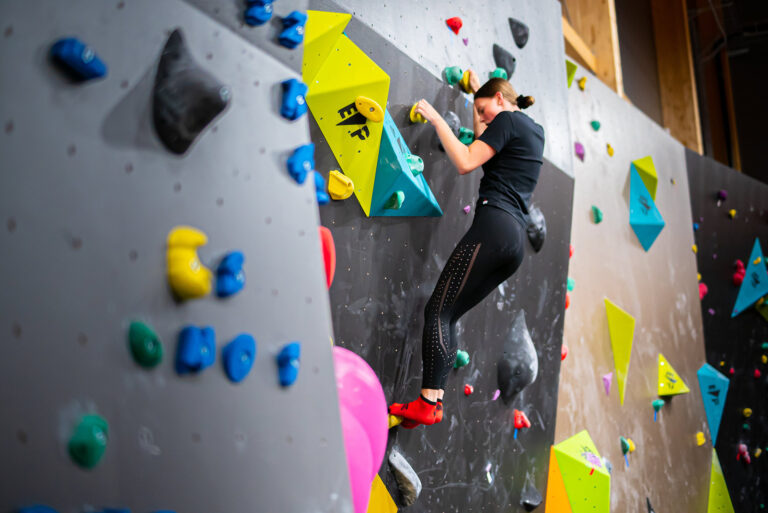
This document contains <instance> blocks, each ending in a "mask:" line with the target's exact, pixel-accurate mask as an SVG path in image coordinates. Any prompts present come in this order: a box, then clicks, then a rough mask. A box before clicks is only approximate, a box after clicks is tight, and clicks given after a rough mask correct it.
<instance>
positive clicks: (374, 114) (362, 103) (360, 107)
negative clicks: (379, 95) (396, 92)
mask: <svg viewBox="0 0 768 513" xmlns="http://www.w3.org/2000/svg"><path fill="white" fill-rule="evenodd" d="M355 107H357V111H358V112H359V113H360V114H362V115H363V116H365V117H366V118H368V119H370V120H371V121H373V122H374V123H381V122H382V121H384V109H382V108H381V105H379V104H378V102H377V101H376V100H373V99H371V98H368V97H366V96H358V97H357V98H355Z"/></svg>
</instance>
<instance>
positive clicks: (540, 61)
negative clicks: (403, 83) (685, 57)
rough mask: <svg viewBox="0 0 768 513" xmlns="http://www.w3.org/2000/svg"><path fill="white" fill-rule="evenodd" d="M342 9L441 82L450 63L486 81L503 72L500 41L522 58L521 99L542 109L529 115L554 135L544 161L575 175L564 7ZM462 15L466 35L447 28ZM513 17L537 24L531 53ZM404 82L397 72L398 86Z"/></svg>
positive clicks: (494, 2) (498, 3) (391, 2)
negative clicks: (497, 52) (520, 43)
mask: <svg viewBox="0 0 768 513" xmlns="http://www.w3.org/2000/svg"><path fill="white" fill-rule="evenodd" d="M339 4H340V5H341V6H343V7H345V8H346V9H347V10H348V11H349V12H352V13H353V15H354V16H355V18H358V19H359V20H360V21H362V22H363V23H364V24H366V25H368V26H369V27H371V28H373V30H375V31H376V32H377V33H379V34H381V35H382V36H383V37H384V38H385V39H386V40H387V41H389V42H390V43H392V44H393V45H394V46H395V47H396V48H398V49H399V50H401V51H403V52H404V53H406V54H407V55H408V56H409V57H411V58H412V59H414V60H415V61H416V62H418V63H419V64H421V65H422V66H423V67H424V68H426V70H427V71H428V72H430V73H432V74H433V75H434V76H435V77H440V76H441V74H442V72H443V69H445V68H446V67H448V66H459V67H461V69H467V68H473V69H474V70H475V71H477V72H478V74H479V75H480V77H481V80H482V79H483V78H486V77H487V76H488V75H487V73H488V72H489V71H492V70H493V69H494V68H495V67H496V65H495V64H494V62H493V52H492V48H493V44H494V43H496V44H498V45H500V46H501V47H503V48H505V49H506V50H508V51H509V52H511V53H512V55H514V56H515V57H516V59H517V70H516V71H515V73H514V75H512V77H511V78H510V81H511V82H512V84H513V86H514V87H515V89H516V90H517V92H518V93H519V94H525V95H531V96H534V97H535V98H536V104H535V105H533V106H532V107H531V108H530V109H529V110H528V111H527V112H529V113H530V115H531V116H533V117H534V118H535V119H537V120H538V122H539V123H541V125H542V126H543V127H544V129H545V130H546V132H547V144H546V147H545V148H544V156H545V157H546V158H547V159H549V160H550V161H552V163H553V164H555V165H556V166H557V167H559V168H560V169H562V170H564V171H565V172H566V173H568V174H571V168H572V163H571V153H570V150H569V148H570V147H571V138H570V132H569V130H568V103H567V99H566V95H565V89H564V87H563V84H564V83H565V80H566V79H565V58H564V55H565V46H564V43H563V31H562V24H561V22H560V4H559V3H558V2H556V1H555V0H515V1H514V2H509V1H505V0H478V1H474V2H460V1H457V0H441V1H439V2H433V1H427V2H412V1H408V0H388V1H387V2H385V3H384V4H383V6H382V3H381V2H380V1H376V0H362V1H358V0H341V1H340V2H339ZM454 16H459V17H460V18H461V19H462V21H463V23H464V25H463V27H462V28H461V30H460V32H459V35H458V36H457V35H455V34H454V33H453V32H452V31H451V30H450V29H449V28H448V26H447V25H446V24H445V20H446V19H448V18H452V17H454ZM509 17H513V18H516V19H518V20H520V21H522V22H524V23H526V24H527V25H528V26H529V27H530V38H529V40H528V44H527V45H526V46H525V47H524V48H523V49H518V48H517V46H516V45H515V43H514V41H513V39H512V32H511V31H510V29H509V23H508V21H507V18H509ZM464 38H466V39H467V44H466V45H465V44H464V42H463V39H464ZM398 80H399V78H398V77H397V76H396V75H392V81H393V83H394V82H396V81H398ZM414 101H415V100H414Z"/></svg>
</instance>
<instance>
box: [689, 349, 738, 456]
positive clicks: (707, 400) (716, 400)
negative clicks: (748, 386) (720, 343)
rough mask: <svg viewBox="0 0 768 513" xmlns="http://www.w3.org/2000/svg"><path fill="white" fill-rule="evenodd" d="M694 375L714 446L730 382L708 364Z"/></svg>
mask: <svg viewBox="0 0 768 513" xmlns="http://www.w3.org/2000/svg"><path fill="white" fill-rule="evenodd" d="M696 375H697V376H698V377H699V388H700V389H701V400H702V401H704V413H706V415H707V423H708V424H709V433H710V434H711V435H712V445H713V446H714V445H715V443H716V442H717V432H718V431H719V429H720V420H721V419H722V417H723V408H724V407H725V397H726V395H728V385H729V384H730V381H729V380H728V378H726V377H725V376H723V375H722V374H721V373H720V372H718V371H717V369H715V368H714V367H712V366H711V365H710V364H708V363H705V364H704V365H702V366H701V368H700V369H699V370H698V371H697V372H696Z"/></svg>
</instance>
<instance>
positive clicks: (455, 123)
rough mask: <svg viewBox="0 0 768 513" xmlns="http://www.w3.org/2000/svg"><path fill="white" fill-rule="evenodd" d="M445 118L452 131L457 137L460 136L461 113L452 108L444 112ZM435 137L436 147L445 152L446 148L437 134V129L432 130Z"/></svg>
mask: <svg viewBox="0 0 768 513" xmlns="http://www.w3.org/2000/svg"><path fill="white" fill-rule="evenodd" d="M443 119H444V120H445V122H446V123H448V127H449V128H450V129H451V132H453V135H455V136H456V137H459V131H460V130H461V119H459V115H458V114H456V113H455V112H453V111H452V110H449V111H447V112H446V113H445V114H443ZM432 134H433V137H434V138H435V142H436V147H437V149H439V150H440V151H442V152H445V148H443V145H442V143H441V142H440V138H439V137H438V136H437V131H436V130H433V131H432Z"/></svg>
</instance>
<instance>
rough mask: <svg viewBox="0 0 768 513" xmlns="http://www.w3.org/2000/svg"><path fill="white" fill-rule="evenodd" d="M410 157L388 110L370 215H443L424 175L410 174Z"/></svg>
mask: <svg viewBox="0 0 768 513" xmlns="http://www.w3.org/2000/svg"><path fill="white" fill-rule="evenodd" d="M410 154H411V152H410V150H409V149H408V145H407V144H405V140H404V139H403V136H402V135H401V134H400V130H398V129H397V126H396V125H395V122H394V120H393V119H392V116H391V115H390V114H389V111H384V130H383V132H382V135H381V146H380V147H379V160H378V164H377V165H376V179H375V182H374V185H373V198H372V201H371V211H370V215H371V216H428V217H439V216H442V215H443V211H442V210H441V209H440V205H438V204H437V200H436V199H435V195H434V194H432V190H431V189H430V188H429V185H427V180H426V179H425V178H424V175H423V174H421V172H413V171H411V166H410V165H409V163H408V158H407V157H408V155H410ZM395 200H398V201H395Z"/></svg>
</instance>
